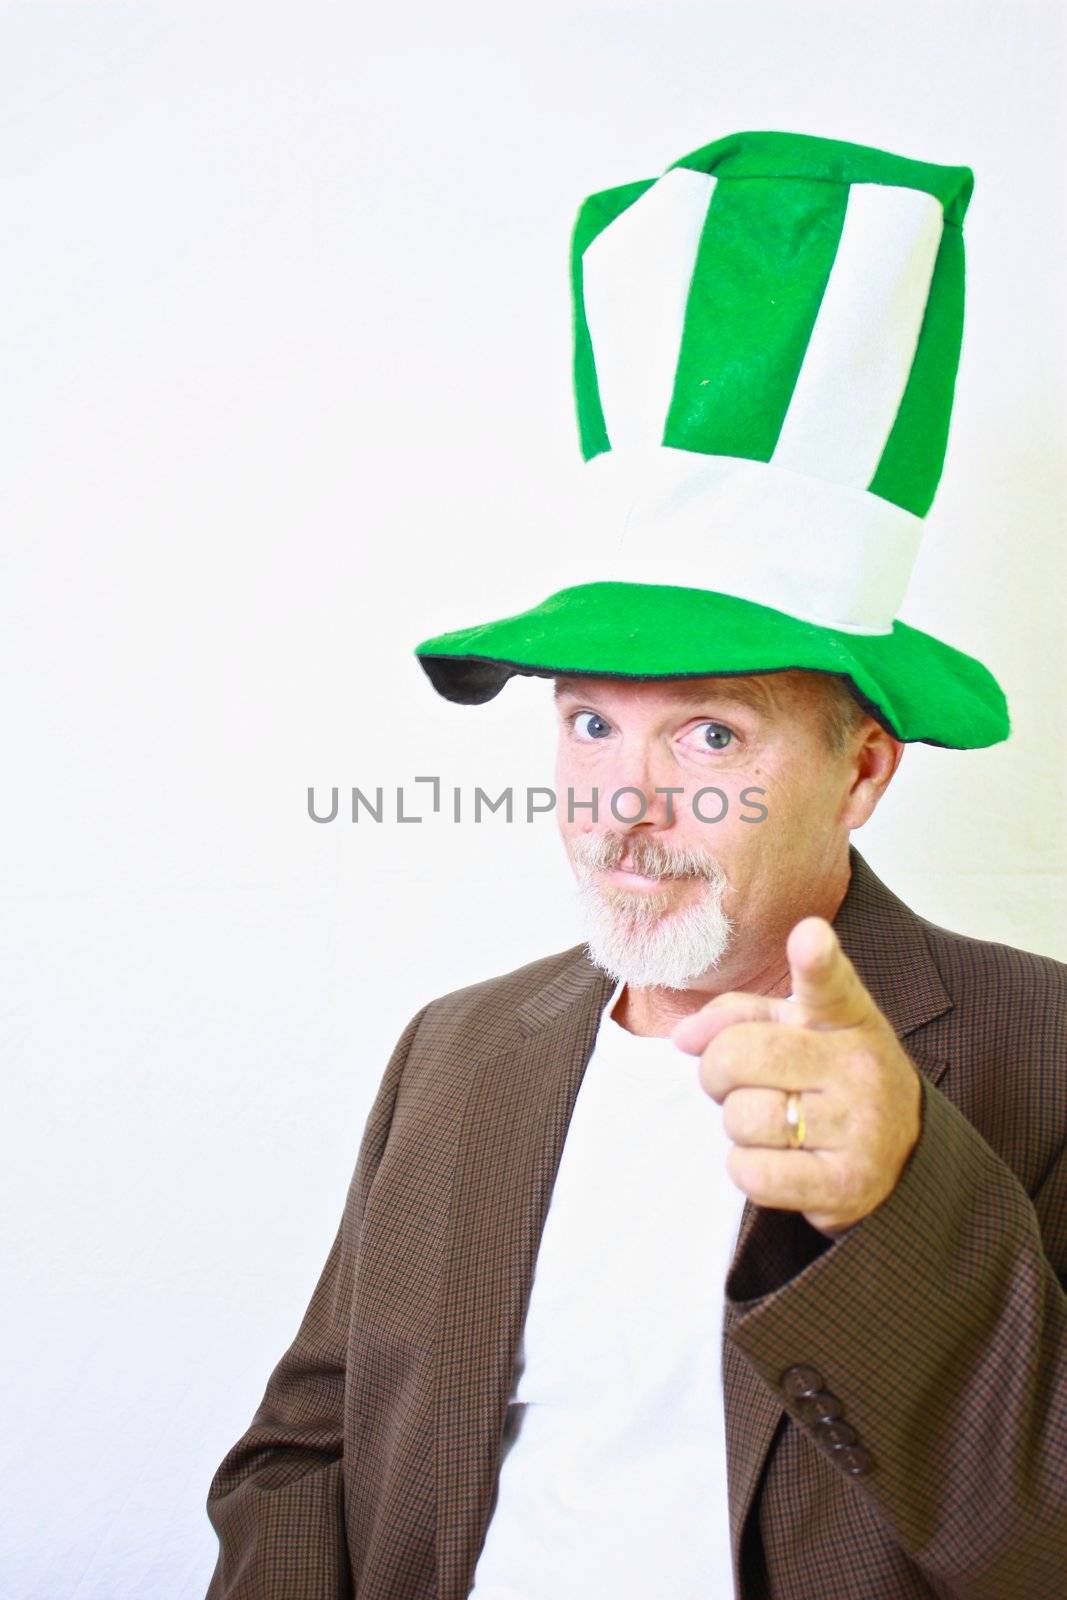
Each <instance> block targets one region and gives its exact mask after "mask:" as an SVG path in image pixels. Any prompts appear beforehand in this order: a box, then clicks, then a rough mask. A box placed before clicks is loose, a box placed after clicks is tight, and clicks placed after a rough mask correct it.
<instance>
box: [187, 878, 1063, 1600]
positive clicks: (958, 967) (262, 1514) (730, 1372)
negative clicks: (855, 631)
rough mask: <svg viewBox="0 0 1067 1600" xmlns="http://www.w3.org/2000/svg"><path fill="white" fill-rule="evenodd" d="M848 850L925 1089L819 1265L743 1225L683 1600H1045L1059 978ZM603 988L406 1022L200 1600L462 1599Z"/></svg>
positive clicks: (881, 972) (813, 1254) (1057, 1299)
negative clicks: (895, 1160) (896, 1177)
mask: <svg viewBox="0 0 1067 1600" xmlns="http://www.w3.org/2000/svg"><path fill="white" fill-rule="evenodd" d="M850 857H851V866H852V877H851V881H850V884H849V888H848V892H847V894H846V896H845V899H844V901H843V902H842V904H841V907H840V909H839V911H838V914H837V916H836V917H835V918H834V926H835V927H836V929H837V932H838V935H839V937H840V939H841V943H842V945H843V947H844V949H845V951H846V952H847V953H848V955H849V956H850V958H851V959H852V961H853V962H854V964H855V966H856V968H857V970H858V972H859V974H860V977H861V978H862V979H863V981H864V983H865V984H866V985H867V987H868V989H869V990H870V992H871V994H872V995H873V997H874V999H875V1001H876V1002H877V1004H878V1005H879V1006H880V1007H881V1009H882V1010H883V1012H884V1013H885V1015H886V1016H887V1017H888V1018H889V1020H890V1021H891V1022H892V1024H893V1026H894V1028H895V1029H896V1032H897V1034H898V1036H899V1038H900V1039H901V1041H902V1043H903V1045H904V1048H905V1050H906V1051H907V1052H908V1055H909V1056H910V1057H911V1059H912V1060H913V1061H914V1063H915V1065H916V1067H917V1068H918V1070H919V1072H920V1073H921V1075H922V1085H923V1127H922V1133H921V1136H920V1139H919V1142H918V1144H917V1145H916V1147H915V1149H914V1150H913V1152H912V1154H911V1156H910V1157H909V1160H908V1164H907V1166H906V1167H905V1169H904V1172H903V1174H902V1177H901V1180H900V1182H899V1183H898V1185H897V1188H896V1189H895V1190H894V1192H893V1193H892V1194H891V1195H890V1196H889V1198H888V1199H887V1200H885V1201H884V1202H883V1203H882V1205H881V1206H879V1207H878V1208H877V1210H875V1211H873V1212H871V1213H870V1215H869V1216H867V1217H865V1218H864V1219H863V1220H862V1222H859V1223H857V1224H856V1225H855V1226H854V1227H853V1228H852V1229H851V1230H850V1231H849V1232H848V1233H847V1234H845V1235H843V1236H842V1237H840V1238H839V1239H837V1240H835V1241H830V1240H829V1239H826V1238H825V1237H824V1236H823V1235H822V1234H820V1233H817V1232H816V1231H815V1230H814V1229H813V1228H811V1227H810V1226H809V1225H808V1224H807V1223H806V1222H805V1221H804V1219H803V1217H802V1216H801V1215H800V1214H799V1213H798V1212H788V1211H777V1210H769V1209H766V1208H761V1207H758V1206H755V1205H753V1204H752V1203H751V1202H750V1201H749V1202H746V1204H745V1208H744V1213H743V1216H742V1220H741V1230H740V1234H739V1237H738V1241H737V1247H736V1253H735V1255H734V1259H733V1262H732V1265H731V1267H730V1270H729V1273H728V1275H727V1278H726V1281H725V1285H724V1310H725V1326H724V1333H723V1372H724V1380H723V1381H724V1386H725V1416H726V1450H727V1467H728V1481H729V1514H730V1525H731V1533H732V1553H733V1566H734V1573H733V1575H731V1574H730V1573H724V1574H723V1577H722V1583H721V1585H716V1588H715V1592H714V1593H713V1594H709V1596H708V1600H726V1597H728V1596H730V1595H731V1594H733V1593H736V1595H737V1596H739V1597H740V1600H911V1597H913V1596H914V1597H919V1596H923V1597H927V1596H939V1597H952V1600H1063V1597H1065V1596H1067V1154H1065V1150H1067V966H1064V965H1063V964H1062V963H1060V962H1057V961H1054V960H1051V959H1050V958H1047V957H1042V956H1037V955H1032V954H1028V953H1027V952H1025V951H1022V950H1016V949H1013V948H1011V947H1009V946H1007V945H1001V944H993V943H988V942H984V941H981V940H977V939H969V938H965V937H963V936H962V935H960V934H956V933H951V932H949V931H948V930H946V929H944V928H938V927H935V926H934V925H933V924H932V923H930V922H927V921H925V920H924V919H923V918H922V917H919V916H917V915H916V914H915V913H914V912H912V911H910V910H909V909H908V907H907V906H905V905H904V904H903V903H902V902H901V901H900V900H899V899H898V898H897V897H896V896H895V895H893V894H892V893H891V892H890V890H889V889H887V888H886V886H885V885H884V884H883V883H881V882H880V880H879V879H878V878H877V877H876V876H875V874H874V873H873V872H872V871H871V869H870V867H869V866H868V865H867V864H866V862H865V861H864V860H863V858H862V856H860V855H859V853H858V851H856V849H855V848H854V847H853V848H852V849H851V851H850ZM612 989H613V984H612V982H611V980H610V979H609V978H608V977H607V976H606V975H605V974H604V973H602V972H601V971H599V969H597V968H596V967H595V966H594V965H593V964H592V962H591V961H590V960H589V958H588V955H587V954H585V953H584V947H583V946H581V945H579V946H576V947H575V948H573V949H570V950H565V951H563V952H561V953H560V954H557V955H552V956H548V957H545V958H544V959H542V960H538V961H533V962H530V963H529V965H527V966H524V967H520V968H519V969H518V970H517V971H515V972H510V973H506V974H505V975H503V976H501V977H496V978H490V979H488V980H486V981H485V982H482V983H476V984H473V985H472V986H470V987H468V988H464V989H460V990H458V991H456V992H455V993H453V994H448V995H445V996H443V997H441V998H440V999H436V1000H432V1001H431V1002H430V1003H429V1004H427V1005H426V1006H424V1007H423V1008H422V1010H421V1011H419V1012H418V1014H417V1015H416V1016H414V1017H413V1018H412V1019H411V1021H410V1022H409V1023H408V1025H407V1027H406V1028H405V1029H404V1031H403V1034H402V1035H401V1037H400V1039H399V1041H398V1043H397V1045H396V1048H395V1050H394V1052H393V1054H392V1057H391V1058H390V1060H389V1063H388V1065H387V1067H386V1069H385V1074H384V1077H383V1078H382V1081H381V1087H380V1089H379V1091H378V1095H377V1098H376V1099H375V1101H374V1104H373V1106H372V1109H371V1112H370V1115H369V1117H368V1120H367V1124H366V1129H365V1132H364V1134H363V1139H362V1143H361V1146H360V1149H359V1156H358V1161H357V1165H356V1169H355V1173H354V1175H353V1178H352V1181H351V1185H350V1187H349V1191H348V1196H347V1199H346V1202H345V1207H344V1214H343V1217H342V1219H341V1224H340V1227H339V1229H338V1233H337V1236H336V1238H335V1240H334V1243H333V1246H332V1248H331V1250H330V1252H329V1255H328V1257H327V1260H326V1263H325V1266H324V1267H323V1270H322V1274H321V1277H320V1279H319V1282H318V1285H317V1287H316V1289H315V1291H314V1294H313V1295H312V1297H311V1303H310V1304H309V1306H308V1308H307V1311H306V1313H305V1315H304V1318H303V1321H302V1322H301V1324H300V1327H299V1330H298V1331H297V1334H296V1337H295V1339H294V1340H293V1343H292V1345H291V1346H290V1348H289V1349H288V1350H287V1351H286V1353H285V1354H284V1355H283V1356H282V1358H281V1360H280V1361H279V1363H278V1365H277V1366H276V1368H275V1369H274V1372H273V1373H272V1375H271V1377H270V1380H269V1382H268V1383H267V1387H266V1392H265V1394H264V1396H263V1400H262V1402H261V1404H260V1406H259V1409H258V1410H257V1412H256V1414H255V1416H254V1417H253V1419H252V1422H251V1425H250V1426H249V1428H248V1431H247V1432H246V1433H245V1434H244V1436H243V1437H242V1438H241V1439H239V1440H238V1441H237V1443H236V1444H235V1445H234V1446H233V1448H232V1449H231V1450H230V1451H229V1453H228V1454H227V1455H226V1457H225V1459H224V1460H223V1461H222V1463H221V1465H220V1466H219V1468H218V1470H217V1472H216V1474H215V1476H214V1478H213V1480H212V1482H211V1485H210V1489H209V1492H208V1500H207V1510H208V1515H209V1517H210V1519H211V1523H212V1525H213V1527H214V1528H215V1530H216V1532H217V1534H218V1536H219V1546H220V1548H219V1556H218V1563H217V1566H216V1568H215V1572H214V1576H213V1577H212V1579H211V1583H210V1586H209V1589H208V1595H207V1600H336V1597H339V1596H348V1597H352V1596H355V1597H356V1600H431V1597H432V1600H465V1597H466V1595H467V1594H468V1591H469V1588H470V1585H471V1583H472V1582H473V1575H474V1568H475V1565H476V1563H477V1559H478V1555H479V1553H480V1550H481V1547H482V1542H483V1539H484V1535H485V1530H486V1527H487V1525H488V1520H489V1517H490V1515H491V1512H492V1509H493V1503H494V1498H495V1490H496V1475H497V1471H498V1467H499V1462H500V1449H501V1434H502V1430H503V1425H504V1421H505V1416H506V1411H507V1404H508V1398H509V1394H510V1391H511V1382H512V1375H513V1364H514V1358H515V1353H516V1347H517V1344H518V1340H519V1338H520V1335H521V1332H522V1327H523V1320H524V1316H525V1310H526V1305H527V1299H528V1296H529V1292H530V1286H531V1282H532V1277H533V1271H534V1266H535V1262H536V1257H537V1251H538V1245H539V1242H540V1236H541V1230H542V1227H543V1224H544V1219H545V1214H546V1211H547V1208H548V1203H549V1198H550V1195H551V1190H552V1185H553V1182H554V1178H555V1174H556V1170H557V1166H558V1163H559V1160H560V1155H561V1151H562V1148H563V1143H564V1140H565V1138H566V1134H567V1126H568V1122H569V1119H570V1115H571V1110H572V1108H573V1105H574V1101H575V1097H576V1095H577V1092H578V1088H579V1085H580V1083H581V1080H582V1074H583V1072H584V1070H585V1066H586V1062H587V1060H588V1058H589V1055H590V1053H591V1051H592V1046H593V1042H594V1038H595V1035H596V1030H597V1025H598V1022H599V1019H600V1014H601V1010H602V1008H603V1006H604V1005H605V1004H606V1002H607V999H608V997H609V995H610V993H611V992H612ZM641 1536H642V1535H641V1530H640V1528H628V1529H626V1530H625V1537H627V1538H629V1539H640V1538H641ZM514 1581H515V1588H516V1592H517V1593H521V1592H522V1574H521V1573H516V1574H515V1575H514ZM735 1584H736V1589H735ZM648 1600H673V1597H671V1596H669V1595H664V1596H649V1597H648Z"/></svg>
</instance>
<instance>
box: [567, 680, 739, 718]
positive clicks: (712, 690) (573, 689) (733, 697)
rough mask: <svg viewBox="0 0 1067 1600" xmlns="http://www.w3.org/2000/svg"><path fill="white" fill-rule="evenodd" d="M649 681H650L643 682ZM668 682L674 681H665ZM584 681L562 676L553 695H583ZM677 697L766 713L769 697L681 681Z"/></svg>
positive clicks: (730, 686) (721, 685)
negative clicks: (738, 706) (715, 702)
mask: <svg viewBox="0 0 1067 1600" xmlns="http://www.w3.org/2000/svg"><path fill="white" fill-rule="evenodd" d="M641 681H648V680H641ZM665 681H668V682H671V681H674V680H669V679H668V680H665ZM582 685H583V680H582V679H581V678H568V677H566V676H563V675H561V676H560V677H558V678H556V679H555V682H554V686H553V695H554V696H555V698H557V699H558V698H560V697H562V696H563V695H564V694H574V695H577V696H579V697H581V695H582ZM677 697H678V699H679V700H683V701H685V702H686V703H687V704H689V705H693V704H700V703H701V702H707V701H712V700H714V701H718V702H720V703H722V704H726V705H731V704H732V705H740V706H746V707H747V708H748V709H750V710H752V711H766V710H767V709H768V704H769V696H768V693H767V691H766V690H765V689H758V688H755V687H754V686H752V685H751V684H748V683H740V682H739V683H729V682H723V681H719V682H716V683H711V684H709V683H707V682H706V681H701V682H699V683H686V682H685V680H684V679H683V680H681V681H679V682H678V683H677Z"/></svg>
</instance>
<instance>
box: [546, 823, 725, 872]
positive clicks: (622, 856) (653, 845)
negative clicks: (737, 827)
mask: <svg viewBox="0 0 1067 1600" xmlns="http://www.w3.org/2000/svg"><path fill="white" fill-rule="evenodd" d="M570 852H571V858H572V860H574V861H575V862H577V863H578V865H579V866H582V867H586V868H588V869H590V870H591V871H593V872H609V871H611V869H612V868H614V867H619V866H622V865H625V866H627V867H628V868H629V869H630V870H631V872H639V873H640V874H641V875H642V876H643V877H646V878H706V879H708V880H709V881H711V882H715V883H719V884H722V885H725V883H726V874H725V872H724V871H723V869H722V867H721V866H720V864H719V862H718V861H717V859H716V858H715V857H714V856H713V855H710V854H709V853H708V852H707V851H706V850H699V849H697V848H696V847H695V846H688V845H683V846H680V847H679V848H673V847H670V846H668V845H665V844H664V843H663V842H662V841H661V840H659V839H650V838H639V837H638V838H629V839H628V838H626V836H625V835H623V834H620V833H614V832H611V831H610V830H608V831H606V832H604V833H581V834H578V835H577V836H576V837H575V838H573V839H572V840H571V841H570Z"/></svg>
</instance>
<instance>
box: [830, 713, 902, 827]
mask: <svg viewBox="0 0 1067 1600" xmlns="http://www.w3.org/2000/svg"><path fill="white" fill-rule="evenodd" d="M869 722H870V726H869V727H868V728H867V730H866V732H865V734H864V736H863V738H862V739H861V740H860V742H859V744H858V745H857V746H856V750H855V752H854V754H853V756H852V782H851V784H850V786H849V790H848V794H847V796H846V799H845V805H844V809H843V813H842V818H841V820H842V822H843V823H844V824H845V826H846V827H847V828H862V826H863V824H864V823H865V822H866V821H867V820H868V818H870V817H871V816H872V815H873V814H874V810H875V807H876V806H877V804H878V802H879V800H881V798H882V796H883V795H884V794H885V791H886V790H887V789H888V787H889V785H890V784H891V783H892V781H893V776H894V774H895V772H896V770H897V768H898V767H899V765H900V761H901V757H902V756H903V754H904V748H905V747H904V744H903V742H902V741H901V740H900V739H894V738H893V735H892V734H891V733H887V732H886V730H885V729H884V728H883V727H882V726H881V725H880V724H879V723H877V722H875V721H874V719H873V717H872V718H870V719H869Z"/></svg>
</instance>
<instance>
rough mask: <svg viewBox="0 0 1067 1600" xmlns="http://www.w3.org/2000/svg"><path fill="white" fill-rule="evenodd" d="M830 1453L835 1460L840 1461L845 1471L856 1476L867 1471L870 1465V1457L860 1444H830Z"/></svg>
mask: <svg viewBox="0 0 1067 1600" xmlns="http://www.w3.org/2000/svg"><path fill="white" fill-rule="evenodd" d="M830 1453H831V1454H832V1456H833V1458H834V1460H835V1461H840V1463H841V1465H842V1466H843V1467H844V1469H845V1471H846V1472H851V1473H852V1474H853V1476H858V1475H859V1474H860V1473H861V1472H867V1471H868V1470H869V1468H870V1465H871V1458H870V1456H869V1454H868V1453H867V1451H866V1450H865V1449H864V1448H863V1446H862V1445H861V1444H834V1445H831V1446H830Z"/></svg>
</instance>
